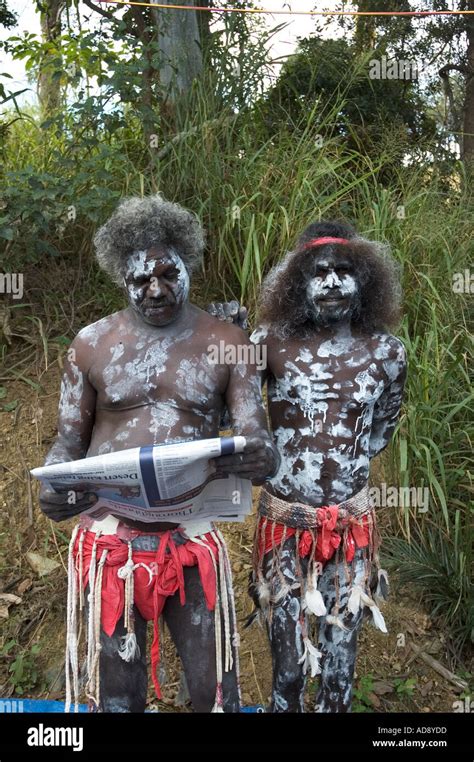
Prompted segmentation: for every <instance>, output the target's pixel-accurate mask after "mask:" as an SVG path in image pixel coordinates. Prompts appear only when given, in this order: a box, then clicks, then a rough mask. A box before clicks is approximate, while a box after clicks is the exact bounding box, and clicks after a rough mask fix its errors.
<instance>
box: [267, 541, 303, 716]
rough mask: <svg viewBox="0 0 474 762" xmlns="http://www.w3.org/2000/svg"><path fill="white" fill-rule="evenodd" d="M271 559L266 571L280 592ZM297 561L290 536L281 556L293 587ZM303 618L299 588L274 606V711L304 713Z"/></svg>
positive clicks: (271, 633) (269, 555) (270, 629)
mask: <svg viewBox="0 0 474 762" xmlns="http://www.w3.org/2000/svg"><path fill="white" fill-rule="evenodd" d="M275 552H278V549H277V550H276V551H275ZM272 557H273V554H272V553H271V552H270V553H267V555H266V556H265V562H264V569H263V571H264V575H265V577H266V579H267V580H268V581H269V583H270V588H271V589H272V590H273V593H277V592H278V590H280V589H281V588H280V585H281V580H280V578H279V577H278V576H277V575H276V574H274V575H273V581H272ZM295 558H296V541H295V538H294V537H291V538H290V539H289V540H287V541H286V542H285V544H284V545H283V549H282V551H281V557H280V569H281V571H282V573H283V575H284V578H285V580H286V582H287V584H288V585H290V586H291V585H293V584H295V583H296V582H297V575H296V560H295ZM300 618H301V603H300V589H299V587H298V588H297V589H295V590H290V591H289V592H288V593H287V594H286V595H285V597H284V598H283V599H282V600H281V601H279V602H277V603H275V604H274V606H273V614H272V618H271V622H270V624H269V625H268V633H269V637H270V646H271V652H272V665H273V684H272V704H271V711H272V712H298V713H299V712H304V687H305V676H304V674H303V665H302V664H299V663H298V662H299V660H300V659H301V657H302V655H303V637H302V632H301V622H300Z"/></svg>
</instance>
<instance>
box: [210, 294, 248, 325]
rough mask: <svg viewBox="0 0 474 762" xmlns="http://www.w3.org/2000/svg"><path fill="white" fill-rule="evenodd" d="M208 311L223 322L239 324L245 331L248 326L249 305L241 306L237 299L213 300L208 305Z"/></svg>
mask: <svg viewBox="0 0 474 762" xmlns="http://www.w3.org/2000/svg"><path fill="white" fill-rule="evenodd" d="M207 312H208V313H209V315H212V316H213V317H216V318H217V319H218V320H222V322H225V323H234V324H235V325H238V326H239V328H242V329H243V330H244V331H245V330H246V329H247V327H248V321H247V318H248V310H247V307H241V306H240V304H239V303H238V302H237V301H235V299H233V300H232V301H231V302H212V303H211V304H209V305H208V307H207Z"/></svg>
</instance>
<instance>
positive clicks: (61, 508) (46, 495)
mask: <svg viewBox="0 0 474 762" xmlns="http://www.w3.org/2000/svg"><path fill="white" fill-rule="evenodd" d="M72 501H73V502H72ZM96 502H97V495H94V493H93V492H75V491H74V490H65V491H64V492H56V491H55V490H53V489H51V488H49V487H46V485H44V484H43V485H41V489H40V494H39V503H40V507H41V510H42V511H43V513H44V515H45V516H47V517H48V519H51V520H52V521H66V520H67V519H71V518H73V517H74V516H77V515H78V513H82V512H83V511H86V510H87V509H88V508H91V507H92V506H93V505H94V503H96Z"/></svg>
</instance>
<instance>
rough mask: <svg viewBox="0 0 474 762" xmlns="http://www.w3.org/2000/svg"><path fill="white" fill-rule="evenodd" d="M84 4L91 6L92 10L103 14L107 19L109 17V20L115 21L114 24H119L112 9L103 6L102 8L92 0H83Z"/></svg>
mask: <svg viewBox="0 0 474 762" xmlns="http://www.w3.org/2000/svg"><path fill="white" fill-rule="evenodd" d="M83 2H84V5H87V7H88V8H90V10H91V11H96V12H97V13H99V14H100V15H101V16H103V17H104V18H105V19H108V20H109V21H113V22H114V24H118V23H119V22H118V19H116V18H115V16H114V14H113V13H110V11H106V10H104V9H103V8H100V7H99V6H98V5H95V4H94V3H93V2H92V0H83Z"/></svg>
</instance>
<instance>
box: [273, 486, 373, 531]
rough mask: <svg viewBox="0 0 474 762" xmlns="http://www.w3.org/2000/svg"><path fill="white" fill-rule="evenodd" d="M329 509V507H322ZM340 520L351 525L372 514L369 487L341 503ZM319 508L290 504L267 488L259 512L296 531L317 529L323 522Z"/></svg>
mask: <svg viewBox="0 0 474 762" xmlns="http://www.w3.org/2000/svg"><path fill="white" fill-rule="evenodd" d="M321 507H322V508H328V507H329V506H321ZM337 508H338V520H340V521H342V522H345V523H351V521H353V520H355V521H358V520H360V519H361V518H362V517H363V516H366V515H367V514H369V513H371V512H372V504H371V501H370V496H369V487H368V485H366V486H365V487H363V488H362V489H361V491H360V492H358V493H357V494H356V495H353V497H350V498H349V499H348V500H344V501H343V502H342V503H339V504H338V506H337ZM320 510H321V508H318V507H316V506H314V505H308V504H307V503H290V502H287V501H286V500H282V499H281V498H279V497H276V496H275V495H272V494H271V493H270V492H268V491H267V490H266V489H265V487H263V488H262V491H261V493H260V502H259V506H258V512H259V514H260V516H266V517H267V518H268V519H270V520H271V521H276V522H278V523H279V524H285V526H287V527H293V528H295V529H298V528H300V529H316V528H317V527H318V526H320V523H321V520H320V518H319V517H318V511H320Z"/></svg>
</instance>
